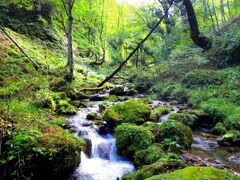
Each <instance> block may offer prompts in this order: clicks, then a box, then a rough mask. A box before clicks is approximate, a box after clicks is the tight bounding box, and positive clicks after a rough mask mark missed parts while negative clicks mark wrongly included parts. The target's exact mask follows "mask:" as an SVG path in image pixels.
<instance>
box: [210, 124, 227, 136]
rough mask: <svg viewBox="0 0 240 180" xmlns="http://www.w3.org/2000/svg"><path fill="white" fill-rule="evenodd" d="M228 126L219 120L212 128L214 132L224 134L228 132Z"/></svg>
mask: <svg viewBox="0 0 240 180" xmlns="http://www.w3.org/2000/svg"><path fill="white" fill-rule="evenodd" d="M226 131H227V130H226V127H225V126H224V124H223V123H221V122H218V123H217V124H216V125H215V126H214V127H213V128H212V130H211V132H212V133H213V134H217V135H222V134H225V133H226Z"/></svg>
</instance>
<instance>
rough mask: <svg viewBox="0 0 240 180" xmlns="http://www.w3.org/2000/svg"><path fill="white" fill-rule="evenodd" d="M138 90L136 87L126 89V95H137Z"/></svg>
mask: <svg viewBox="0 0 240 180" xmlns="http://www.w3.org/2000/svg"><path fill="white" fill-rule="evenodd" d="M137 93H138V92H137V90H135V89H129V90H127V91H126V95H127V96H134V95H136V94H137Z"/></svg>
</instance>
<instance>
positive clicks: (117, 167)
mask: <svg viewBox="0 0 240 180" xmlns="http://www.w3.org/2000/svg"><path fill="white" fill-rule="evenodd" d="M101 103H102V102H89V105H90V107H89V108H82V109H80V110H79V112H78V113H77V115H75V116H72V117H71V118H69V122H70V123H71V125H73V126H74V127H75V128H76V131H77V135H78V136H80V137H82V138H83V139H88V140H90V142H91V152H90V157H88V155H86V154H85V153H84V152H81V164H80V165H79V167H78V168H77V170H76V172H75V175H74V179H77V180H117V179H121V177H122V176H123V175H124V174H126V173H128V172H131V171H133V170H134V166H133V164H132V163H131V162H130V161H128V160H127V159H125V158H124V157H121V156H119V155H118V154H117V149H116V142H115V141H116V140H115V138H114V137H113V136H112V135H111V134H107V135H105V136H102V135H99V133H98V131H97V127H96V126H95V125H94V124H93V122H92V121H89V120H87V119H86V116H87V114H88V113H90V112H98V109H99V108H98V106H99V104H101Z"/></svg>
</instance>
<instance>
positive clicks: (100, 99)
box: [89, 94, 106, 101]
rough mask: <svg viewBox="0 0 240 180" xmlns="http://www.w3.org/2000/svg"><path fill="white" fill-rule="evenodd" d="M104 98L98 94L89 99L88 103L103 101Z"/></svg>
mask: <svg viewBox="0 0 240 180" xmlns="http://www.w3.org/2000/svg"><path fill="white" fill-rule="evenodd" d="M105 98H106V97H105V96H101V95H100V94H96V95H93V96H91V97H90V98H89V100H90V101H104V100H105Z"/></svg>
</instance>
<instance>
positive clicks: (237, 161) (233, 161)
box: [228, 154, 240, 165]
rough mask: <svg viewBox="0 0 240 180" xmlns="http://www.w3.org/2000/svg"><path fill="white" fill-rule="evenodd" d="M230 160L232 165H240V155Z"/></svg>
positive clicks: (231, 157)
mask: <svg viewBox="0 0 240 180" xmlns="http://www.w3.org/2000/svg"><path fill="white" fill-rule="evenodd" d="M228 160H229V161H230V162H232V163H235V164H238V165H240V154H237V155H233V156H230V157H229V158H228Z"/></svg>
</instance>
